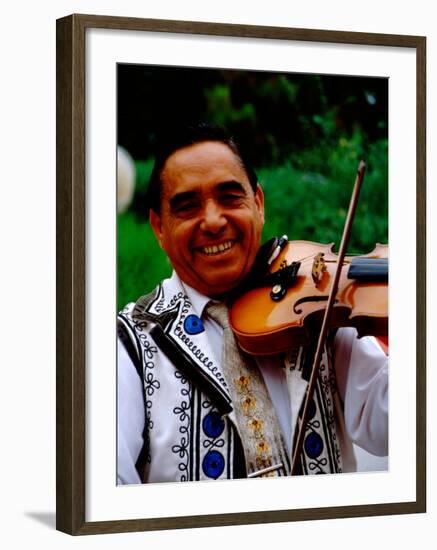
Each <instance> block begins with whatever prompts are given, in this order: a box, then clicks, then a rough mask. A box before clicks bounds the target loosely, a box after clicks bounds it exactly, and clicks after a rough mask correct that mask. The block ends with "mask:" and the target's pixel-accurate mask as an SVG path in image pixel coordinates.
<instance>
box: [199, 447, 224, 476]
mask: <svg viewBox="0 0 437 550" xmlns="http://www.w3.org/2000/svg"><path fill="white" fill-rule="evenodd" d="M224 469H225V459H224V458H223V455H222V454H221V453H219V452H218V451H208V452H207V453H206V455H205V457H204V459H203V462H202V470H203V473H204V474H205V475H206V476H208V477H211V478H212V479H217V478H218V477H219V476H220V475H221V474H222V473H223V470H224Z"/></svg>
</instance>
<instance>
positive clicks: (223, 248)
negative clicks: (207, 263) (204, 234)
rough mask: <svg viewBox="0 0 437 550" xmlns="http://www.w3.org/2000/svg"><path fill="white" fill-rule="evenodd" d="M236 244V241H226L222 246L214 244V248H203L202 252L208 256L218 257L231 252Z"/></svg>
mask: <svg viewBox="0 0 437 550" xmlns="http://www.w3.org/2000/svg"><path fill="white" fill-rule="evenodd" d="M234 244H235V242H234V241H226V242H224V243H220V244H213V245H212V246H202V247H201V248H200V250H201V251H202V252H203V253H204V254H206V255H207V256H216V255H217V254H222V253H223V252H226V251H227V250H230V249H231V248H232V247H233V246H234Z"/></svg>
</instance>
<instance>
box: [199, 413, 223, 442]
mask: <svg viewBox="0 0 437 550" xmlns="http://www.w3.org/2000/svg"><path fill="white" fill-rule="evenodd" d="M202 428H203V431H204V432H205V434H206V435H207V436H208V437H214V438H216V437H218V436H219V435H221V434H222V433H223V430H224V429H225V423H224V421H223V419H222V417H221V416H220V414H219V413H218V412H216V411H213V412H210V413H209V414H207V415H206V416H205V418H204V419H203V422H202Z"/></svg>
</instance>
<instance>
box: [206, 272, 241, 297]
mask: <svg viewBox="0 0 437 550" xmlns="http://www.w3.org/2000/svg"><path fill="white" fill-rule="evenodd" d="M241 279H242V275H241V273H238V274H232V275H230V274H229V275H227V276H226V275H225V274H223V275H222V276H219V275H217V276H215V277H212V278H211V277H208V278H206V279H205V280H204V288H205V290H206V292H203V294H206V295H207V296H210V297H211V298H224V297H226V296H227V295H229V294H231V293H232V292H233V291H234V290H235V289H236V288H238V286H239V285H240V283H241Z"/></svg>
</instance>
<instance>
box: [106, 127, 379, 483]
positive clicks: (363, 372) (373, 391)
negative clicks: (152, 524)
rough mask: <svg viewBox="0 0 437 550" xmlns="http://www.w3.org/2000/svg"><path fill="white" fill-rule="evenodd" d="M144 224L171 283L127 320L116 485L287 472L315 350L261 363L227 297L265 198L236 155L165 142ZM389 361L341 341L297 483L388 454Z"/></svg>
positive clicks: (212, 144)
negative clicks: (238, 332) (231, 315)
mask: <svg viewBox="0 0 437 550" xmlns="http://www.w3.org/2000/svg"><path fill="white" fill-rule="evenodd" d="M148 206H149V210H150V211H149V220H150V224H151V226H152V229H153V231H154V233H155V235H156V238H157V240H158V242H159V244H160V246H161V247H162V248H163V250H164V251H165V252H166V254H167V256H168V258H169V260H170V262H171V264H172V266H173V268H174V272H173V275H172V277H171V278H170V279H167V280H164V281H162V283H161V284H160V285H159V286H158V287H157V288H156V289H155V291H154V292H152V293H151V294H149V295H147V296H143V297H141V298H140V299H139V300H138V301H137V302H136V303H135V304H129V305H127V306H126V307H125V308H124V310H123V311H122V312H121V313H120V315H119V320H118V327H119V330H118V332H119V342H118V466H117V470H118V482H119V483H121V484H127V483H144V482H158V481H189V480H202V479H233V478H238V477H265V476H283V475H289V474H290V462H291V453H292V450H293V443H294V440H295V434H296V425H297V423H298V415H299V409H300V407H301V405H302V401H303V398H304V395H305V390H306V386H307V380H308V365H309V364H310V363H311V359H312V355H313V351H314V347H313V345H310V346H307V347H301V348H298V349H290V350H289V352H287V353H285V354H280V355H279V354H275V350H272V353H271V355H268V356H263V357H258V358H256V359H254V358H252V357H249V356H247V355H246V354H244V353H243V352H242V351H241V350H240V349H239V348H238V346H237V344H236V343H235V340H234V339H233V336H232V333H231V332H230V330H229V326H228V321H227V309H226V307H227V299H228V298H229V296H230V295H231V294H232V293H233V291H234V290H235V289H236V288H244V284H245V280H246V278H247V277H248V275H249V274H250V272H251V270H252V268H253V266H254V263H255V260H256V258H257V255H258V253H259V250H260V240H261V233H262V228H263V225H264V196H263V192H262V189H261V187H260V185H259V183H258V181H257V177H256V175H255V172H254V171H253V169H252V168H251V166H250V165H249V164H248V162H247V161H246V160H245V158H244V155H243V154H242V152H241V150H240V148H239V146H238V145H237V143H236V142H235V141H234V140H233V139H231V138H229V137H228V136H227V135H226V134H225V133H224V131H223V130H221V129H220V128H217V127H212V126H209V125H203V124H202V125H199V126H197V127H194V128H189V129H187V130H185V131H183V132H182V133H180V134H179V133H178V134H174V135H172V136H171V140H170V141H167V142H165V143H163V144H162V147H161V150H160V151H159V152H158V154H157V157H156V160H155V166H154V169H153V172H152V175H151V179H150V183H149V188H148ZM387 379H388V374H387V358H386V356H385V355H384V353H382V351H381V350H380V348H379V347H378V345H377V344H376V343H375V341H374V340H373V339H372V338H362V339H360V340H358V339H357V337H356V333H355V331H354V330H353V329H341V330H339V331H337V334H336V335H335V337H334V336H333V337H332V338H331V339H330V340H329V342H328V344H327V346H326V349H325V353H324V357H323V368H322V369H321V373H320V376H319V381H318V386H317V390H316V392H315V398H314V400H313V403H312V412H311V418H310V420H311V424H310V430H309V433H308V436H307V437H306V440H305V444H304V447H303V450H302V456H301V473H302V474H312V473H340V472H342V471H353V470H354V469H355V460H354V453H353V447H352V442H355V443H356V444H358V445H360V446H361V447H363V448H364V449H366V450H367V451H369V452H371V453H373V454H376V455H380V456H383V455H386V454H387V446H388V444H387V414H388V411H387V384H388V382H387Z"/></svg>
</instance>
